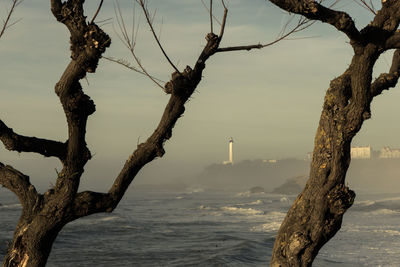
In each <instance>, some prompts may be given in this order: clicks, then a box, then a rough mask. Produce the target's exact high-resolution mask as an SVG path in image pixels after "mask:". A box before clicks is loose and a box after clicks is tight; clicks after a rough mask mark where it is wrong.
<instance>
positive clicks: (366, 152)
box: [350, 146, 372, 159]
mask: <svg viewBox="0 0 400 267" xmlns="http://www.w3.org/2000/svg"><path fill="white" fill-rule="evenodd" d="M371 154H372V153H371V146H356V147H352V148H351V150H350V155H351V158H352V159H370V158H371Z"/></svg>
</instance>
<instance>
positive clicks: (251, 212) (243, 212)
mask: <svg viewBox="0 0 400 267" xmlns="http://www.w3.org/2000/svg"><path fill="white" fill-rule="evenodd" d="M221 210H222V211H224V212H227V213H232V214H241V215H261V214H264V212H263V211H262V210H256V209H252V208H248V209H245V208H237V207H230V206H226V207H222V208H221Z"/></svg>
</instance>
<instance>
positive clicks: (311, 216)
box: [271, 50, 376, 267]
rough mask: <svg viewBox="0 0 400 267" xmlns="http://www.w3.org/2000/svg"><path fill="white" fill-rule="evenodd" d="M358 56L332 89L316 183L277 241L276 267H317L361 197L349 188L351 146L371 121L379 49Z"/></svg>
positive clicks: (317, 152)
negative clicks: (316, 262)
mask: <svg viewBox="0 0 400 267" xmlns="http://www.w3.org/2000/svg"><path fill="white" fill-rule="evenodd" d="M362 52H363V53H361V54H359V55H355V56H354V57H353V61H352V64H351V65H350V67H349V69H348V70H347V71H346V72H345V73H344V74H343V75H341V76H340V77H338V78H336V79H334V80H332V82H331V84H330V88H329V89H328V90H327V92H326V95H325V100H324V106H323V110H322V114H321V118H320V121H319V126H318V129H317V133H316V136H315V140H314V151H313V159H312V162H311V168H310V178H309V180H308V181H307V184H306V186H305V188H304V189H303V191H302V193H301V194H300V195H299V196H298V197H297V199H296V200H295V202H294V203H293V205H292V207H291V208H290V210H289V211H288V213H287V215H286V217H285V219H284V221H283V223H282V225H281V227H280V229H279V231H278V235H277V238H276V240H275V244H274V249H273V252H272V259H271V266H274V267H275V266H311V264H312V262H313V260H314V259H315V257H316V256H317V254H318V251H319V250H320V248H321V247H322V246H323V245H324V244H325V243H327V242H328V241H329V240H330V239H331V238H332V237H333V236H334V235H335V234H336V233H337V231H338V230H339V229H340V227H341V224H342V218H343V214H344V213H345V212H346V210H347V209H348V208H349V207H350V206H351V205H352V204H353V201H354V198H355V193H354V192H353V191H352V190H350V189H349V188H348V187H347V186H346V185H345V177H346V172H347V169H348V167H349V164H350V148H351V141H352V139H353V137H354V136H355V135H356V133H357V132H358V131H359V130H360V129H361V126H362V124H363V122H364V121H365V120H366V119H368V118H369V117H370V103H371V100H372V97H371V94H370V93H369V92H370V88H371V77H372V66H373V65H374V63H375V61H376V54H375V53H374V50H370V51H368V50H365V51H362Z"/></svg>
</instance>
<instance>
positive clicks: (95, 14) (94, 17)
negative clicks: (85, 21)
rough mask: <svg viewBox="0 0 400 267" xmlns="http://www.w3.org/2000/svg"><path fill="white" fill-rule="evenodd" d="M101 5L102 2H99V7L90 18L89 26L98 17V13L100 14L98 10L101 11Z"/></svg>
mask: <svg viewBox="0 0 400 267" xmlns="http://www.w3.org/2000/svg"><path fill="white" fill-rule="evenodd" d="M102 5H103V0H100V4H99V7H98V8H97V10H96V13H94V16H93V18H92V20H91V21H90V24H92V23H93V22H94V20H95V19H96V17H97V15H98V14H99V12H100V9H101V6H102Z"/></svg>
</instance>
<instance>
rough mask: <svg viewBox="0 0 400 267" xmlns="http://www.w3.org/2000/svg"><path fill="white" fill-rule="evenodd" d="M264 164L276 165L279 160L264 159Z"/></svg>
mask: <svg viewBox="0 0 400 267" xmlns="http://www.w3.org/2000/svg"><path fill="white" fill-rule="evenodd" d="M263 162H264V163H276V162H277V160H276V159H263Z"/></svg>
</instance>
